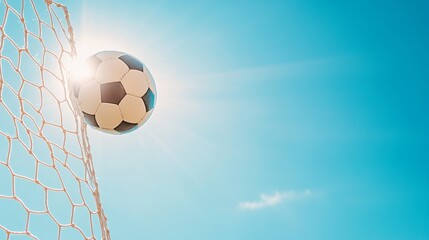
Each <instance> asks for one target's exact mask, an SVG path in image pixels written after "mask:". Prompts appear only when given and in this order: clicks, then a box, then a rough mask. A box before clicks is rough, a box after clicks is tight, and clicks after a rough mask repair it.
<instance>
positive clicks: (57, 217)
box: [0, 0, 110, 240]
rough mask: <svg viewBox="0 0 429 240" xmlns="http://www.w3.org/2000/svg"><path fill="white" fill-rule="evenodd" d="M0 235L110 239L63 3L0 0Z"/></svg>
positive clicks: (24, 237)
mask: <svg viewBox="0 0 429 240" xmlns="http://www.w3.org/2000/svg"><path fill="white" fill-rule="evenodd" d="M0 1H1V2H0V21H1V23H0V36H1V39H0V239H48V240H49V239H73V240H76V239H110V235H109V229H108V228H107V219H106V217H105V215H104V212H103V208H102V205H101V202H100V194H99V188H98V184H97V179H96V177H95V172H94V168H93V163H92V158H91V153H90V146H89V144H88V139H87V135H86V125H85V124H84V123H83V121H82V119H81V117H80V116H79V114H78V112H77V111H76V110H75V109H76V108H74V107H73V106H74V104H76V103H75V102H73V101H74V100H73V99H72V98H71V97H70V96H71V91H70V88H69V85H70V84H68V81H69V79H70V78H71V68H72V67H71V66H72V62H73V60H74V59H75V56H76V54H75V47H74V40H73V30H72V27H71V25H70V20H69V14H68V11H67V8H66V6H65V5H62V4H60V3H56V2H53V1H52V0H0Z"/></svg>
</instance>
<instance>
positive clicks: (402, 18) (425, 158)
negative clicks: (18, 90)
mask: <svg viewBox="0 0 429 240" xmlns="http://www.w3.org/2000/svg"><path fill="white" fill-rule="evenodd" d="M68 6H69V10H70V13H71V21H72V24H73V27H74V34H75V38H76V44H77V51H78V54H79V56H81V57H85V56H87V55H90V54H93V53H96V52H98V51H101V50H119V51H124V52H128V53H130V54H132V55H134V56H137V57H138V58H140V59H141V60H142V61H143V62H144V63H145V64H146V65H147V67H148V68H149V69H150V70H151V73H152V75H153V76H154V78H155V82H156V85H157V91H158V95H157V105H156V108H155V111H154V113H153V115H152V116H151V119H150V120H149V121H148V122H147V123H146V124H145V125H144V126H143V127H142V128H141V129H139V130H138V131H135V132H132V133H129V134H126V135H122V136H111V135H107V134H104V133H100V132H97V131H96V130H93V129H90V130H89V139H90V143H91V150H92V154H93V159H94V164H95V168H96V172H97V177H98V181H99V185H100V190H101V197H102V203H103V207H104V209H105V212H106V214H107V217H108V223H109V228H110V231H111V237H112V239H159V240H163V239H207V240H210V239H213V240H214V239H224V240H229V239H231V240H236V239H248V240H257V239H258V240H259V239H297V240H298V239H299V240H301V239H320V240H325V239H326V240H330V239H351V240H353V239H356V240H357V239H368V240H370V239H392V240H393V239H429V205H428V204H427V203H428V202H429V192H428V189H429V175H428V174H427V171H428V169H429V153H428V151H427V150H428V149H429V137H428V136H429V127H428V124H427V123H428V120H429V108H428V104H427V103H428V102H429V97H428V94H427V92H428V89H429V81H428V80H429V62H428V56H429V45H428V44H427V43H428V42H429V28H428V27H427V23H428V22H429V14H428V12H429V3H428V2H427V1H423V0H422V1H419V0H416V1H412V2H410V1H402V0H398V1H394V2H392V1H382V0H377V1H367V0H363V1H342V0H340V1H316V0H304V1H293V0H285V1H222V0H220V1H180V2H178V1H142V0H129V1H106V0H104V1H102V0H92V1H76V2H70V3H68Z"/></svg>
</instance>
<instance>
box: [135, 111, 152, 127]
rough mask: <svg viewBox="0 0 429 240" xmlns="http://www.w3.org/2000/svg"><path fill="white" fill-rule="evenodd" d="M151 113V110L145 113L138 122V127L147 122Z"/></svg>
mask: <svg viewBox="0 0 429 240" xmlns="http://www.w3.org/2000/svg"><path fill="white" fill-rule="evenodd" d="M152 113H153V109H152V110H150V111H149V112H147V113H146V115H145V116H144V118H143V119H142V120H141V121H140V122H139V124H138V126H139V127H141V126H142V125H143V124H145V122H147V120H148V119H149V118H150V116H151V115H152Z"/></svg>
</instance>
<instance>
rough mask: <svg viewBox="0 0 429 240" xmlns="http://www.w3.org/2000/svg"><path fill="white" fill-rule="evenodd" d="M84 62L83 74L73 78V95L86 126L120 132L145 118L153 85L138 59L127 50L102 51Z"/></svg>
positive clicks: (150, 109) (152, 103)
mask: <svg viewBox="0 0 429 240" xmlns="http://www.w3.org/2000/svg"><path fill="white" fill-rule="evenodd" d="M85 65H86V67H87V69H86V71H84V72H85V74H79V75H81V76H79V77H75V79H74V80H73V95H74V97H75V98H76V99H77V103H78V105H79V108H80V111H81V112H82V114H83V117H84V119H85V122H86V123H87V124H88V125H90V126H91V127H93V128H95V129H97V130H100V131H103V132H107V133H111V134H123V133H127V132H131V131H134V130H136V129H137V128H139V127H140V126H142V125H143V124H144V123H145V122H146V121H147V120H148V119H149V117H150V116H151V114H152V112H153V109H154V106H155V99H156V88H155V82H154V80H153V77H152V75H151V74H150V72H149V70H148V69H147V67H146V66H145V65H144V64H143V63H142V62H141V61H139V60H138V59H137V58H135V57H133V56H131V55H129V54H127V53H123V52H117V51H103V52H99V53H97V54H94V55H92V56H90V57H88V58H87V59H86V64H85ZM81 72H82V70H81ZM76 78H77V79H76Z"/></svg>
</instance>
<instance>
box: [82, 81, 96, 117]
mask: <svg viewBox="0 0 429 240" xmlns="http://www.w3.org/2000/svg"><path fill="white" fill-rule="evenodd" d="M78 101H79V106H80V108H81V110H82V111H84V112H86V113H88V114H95V112H97V109H98V107H99V106H100V104H101V92H100V84H98V83H97V82H96V81H90V82H88V83H85V84H83V85H82V86H81V87H80V89H79V94H78Z"/></svg>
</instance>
